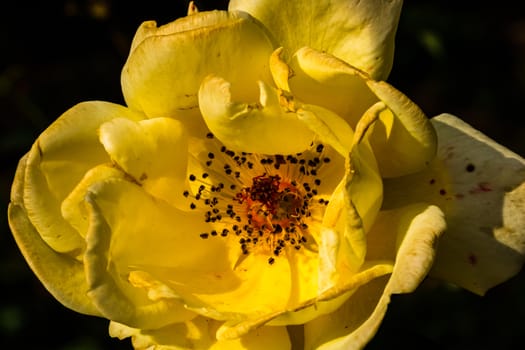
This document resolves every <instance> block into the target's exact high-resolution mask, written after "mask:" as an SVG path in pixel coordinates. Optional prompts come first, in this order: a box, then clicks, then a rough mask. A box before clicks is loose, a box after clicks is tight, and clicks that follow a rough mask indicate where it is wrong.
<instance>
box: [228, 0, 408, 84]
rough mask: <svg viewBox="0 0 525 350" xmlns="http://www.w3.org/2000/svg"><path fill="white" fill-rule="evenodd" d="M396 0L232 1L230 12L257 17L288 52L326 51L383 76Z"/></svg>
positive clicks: (391, 42) (390, 52)
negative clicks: (300, 50) (304, 47)
mask: <svg viewBox="0 0 525 350" xmlns="http://www.w3.org/2000/svg"><path fill="white" fill-rule="evenodd" d="M401 5H402V1H398V0H394V1H385V0H371V1H358V0H352V1H347V0H336V1H329V2H327V1H281V0H265V1H250V0H232V1H230V5H229V9H230V10H241V11H246V12H248V13H249V14H251V15H252V16H254V17H255V18H257V19H258V20H259V21H261V22H262V23H263V24H264V25H265V26H266V27H267V28H268V29H269V30H270V31H271V32H272V34H273V36H274V37H275V38H276V41H277V42H278V43H279V44H280V45H281V46H283V47H284V48H285V49H286V50H289V51H288V55H289V57H290V56H291V54H292V53H293V52H295V51H296V50H297V49H299V48H301V47H303V46H309V47H312V48H314V49H316V50H319V51H326V52H328V53H330V54H332V55H334V56H336V57H338V58H340V59H342V60H344V61H346V62H348V63H350V64H352V65H354V66H356V67H358V68H359V69H361V70H363V71H365V72H368V73H369V74H370V75H371V76H372V77H373V78H375V79H385V78H386V77H387V76H388V74H389V73H390V69H391V68H392V60H393V54H394V36H395V32H396V29H397V22H398V20H399V15H400V12H401Z"/></svg>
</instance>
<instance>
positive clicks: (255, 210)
mask: <svg viewBox="0 0 525 350" xmlns="http://www.w3.org/2000/svg"><path fill="white" fill-rule="evenodd" d="M207 139H208V140H209V142H217V143H218V141H216V140H214V137H213V135H212V134H211V133H209V134H207ZM214 148H216V149H219V150H220V152H216V153H214V152H208V153H207V154H206V155H200V156H199V159H198V160H197V161H198V162H199V163H200V164H201V165H205V169H206V170H205V171H204V172H203V173H202V174H189V176H188V180H189V184H190V188H189V189H187V190H185V191H184V192H183V195H184V197H186V198H188V200H189V201H190V203H189V208H190V210H201V211H202V212H203V219H204V221H205V222H207V223H210V225H211V227H213V229H212V230H210V231H209V232H201V233H200V237H201V238H202V239H208V238H210V237H217V236H219V237H236V238H233V239H236V240H237V243H238V244H239V247H240V252H241V253H242V255H247V254H250V253H254V254H265V255H268V256H269V258H268V263H269V264H270V265H271V264H273V263H274V262H275V261H276V257H279V256H280V255H283V253H284V252H286V254H291V252H292V251H299V250H300V249H301V248H302V247H306V248H307V249H312V250H315V249H316V247H315V246H316V242H315V239H313V236H312V232H311V227H310V226H311V225H312V224H315V223H318V222H320V217H322V212H323V211H324V208H325V207H326V205H327V204H328V200H327V199H326V198H323V197H322V196H320V195H319V194H318V190H317V188H318V186H320V185H321V179H320V178H319V176H318V173H319V171H320V170H321V169H322V167H323V166H325V165H326V164H327V163H329V162H330V158H329V157H326V156H325V155H324V146H323V144H315V145H312V148H311V149H310V150H309V151H308V152H304V153H299V154H295V155H286V156H284V155H272V156H267V155H260V154H251V153H245V152H241V153H238V152H234V151H232V150H229V149H227V148H226V147H225V146H219V145H217V144H216V145H212V144H210V147H209V149H214Z"/></svg>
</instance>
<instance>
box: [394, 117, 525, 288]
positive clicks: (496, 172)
mask: <svg viewBox="0 0 525 350" xmlns="http://www.w3.org/2000/svg"><path fill="white" fill-rule="evenodd" d="M432 122H433V124H434V126H435V127H436V130H437V132H438V137H439V140H440V144H439V152H438V157H437V158H438V159H437V160H436V161H435V162H433V164H432V165H431V166H430V167H429V169H427V170H426V171H425V172H422V173H419V174H416V175H413V176H408V177H404V178H400V179H392V180H390V181H387V182H386V183H385V190H386V197H385V205H386V206H388V207H392V206H396V205H399V204H400V203H406V202H407V201H410V200H413V199H414V198H420V199H423V200H426V201H430V202H433V203H436V204H437V205H439V206H440V207H441V208H442V209H443V211H444V212H445V214H446V217H447V223H448V230H447V233H446V234H445V235H444V237H443V238H442V240H441V243H440V249H439V251H438V255H437V257H436V263H435V267H434V269H433V271H432V274H433V275H434V276H436V277H440V278H443V279H445V280H448V281H450V282H453V283H456V284H458V285H460V286H461V287H464V288H467V289H469V290H471V291H473V292H475V293H478V294H483V293H485V291H486V290H487V289H489V288H491V287H493V286H495V285H497V284H499V283H501V282H503V281H505V280H506V279H508V278H510V277H512V276H513V275H514V274H516V273H517V272H518V271H519V270H520V268H521V266H522V264H523V262H524V254H525V217H524V215H523V213H524V212H525V200H524V198H525V197H524V196H525V184H524V181H525V160H524V159H523V158H521V157H520V156H518V155H516V154H515V153H513V152H511V151H509V150H508V149H506V148H504V147H503V146H500V145H498V144H496V143H495V142H494V141H492V140H490V139H489V138H488V137H486V136H485V135H483V134H481V133H480V132H478V131H476V130H474V129H473V128H471V127H470V126H469V125H467V124H465V123H464V122H462V121H460V120H459V119H457V118H456V117H454V116H451V115H447V114H443V115H440V116H438V117H436V118H433V119H432Z"/></svg>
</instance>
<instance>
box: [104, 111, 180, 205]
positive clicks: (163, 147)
mask: <svg viewBox="0 0 525 350" xmlns="http://www.w3.org/2000/svg"><path fill="white" fill-rule="evenodd" d="M99 134H100V141H101V143H102V144H103V145H104V148H105V149H106V151H107V153H108V154H109V155H110V157H111V159H112V160H113V161H114V162H116V163H117V165H118V166H119V167H120V168H121V169H122V170H123V171H124V172H125V173H126V174H127V175H128V176H129V177H131V178H132V179H133V180H134V181H135V182H136V183H140V184H141V185H142V186H143V187H144V188H145V189H146V191H148V192H149V193H151V194H153V195H154V196H156V197H157V198H161V199H164V200H166V201H167V202H169V203H172V204H176V203H178V202H179V201H178V199H179V197H180V196H175V195H174V194H175V193H177V194H179V193H181V192H182V187H183V185H184V181H185V177H186V166H187V159H188V151H187V150H188V140H187V136H186V131H185V129H184V127H183V125H182V123H180V122H179V121H177V120H173V119H170V118H154V119H147V120H142V121H139V122H134V121H131V120H128V119H122V118H118V119H113V120H111V121H109V122H107V123H104V124H103V125H102V126H101V127H100V132H99Z"/></svg>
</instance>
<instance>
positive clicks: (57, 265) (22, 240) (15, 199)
mask: <svg viewBox="0 0 525 350" xmlns="http://www.w3.org/2000/svg"><path fill="white" fill-rule="evenodd" d="M26 159H27V157H24V158H22V159H21V160H20V163H19V165H18V169H17V172H16V175H15V181H14V183H13V188H12V193H11V203H10V204H9V208H8V218H9V227H10V228H11V231H12V232H13V235H14V237H15V240H16V243H17V244H18V247H20V250H21V251H22V254H23V255H24V258H25V259H26V261H27V262H28V264H29V266H30V267H31V270H33V272H34V273H35V274H36V275H37V277H38V279H39V280H40V281H42V283H43V284H44V286H45V287H46V289H47V290H48V291H49V292H50V293H51V294H52V295H53V296H54V297H55V298H56V299H57V300H58V301H59V302H60V303H62V304H63V305H64V306H66V307H68V308H70V309H72V310H75V311H77V312H80V313H83V314H88V315H95V316H101V313H100V312H99V311H98V309H97V308H96V307H95V305H94V304H93V303H92V302H91V300H90V299H89V298H88V296H87V294H86V292H87V290H88V287H87V283H86V278H85V275H84V266H83V265H82V263H81V262H79V261H78V260H76V259H74V258H72V257H70V256H68V255H65V254H61V253H58V252H56V251H54V250H53V249H51V248H50V247H49V246H48V245H47V244H46V242H45V241H44V240H42V237H41V236H40V234H39V233H38V231H37V230H36V229H35V227H34V226H33V224H32V223H31V221H30V220H29V218H28V216H27V213H26V210H25V208H24V204H23V191H24V173H25V171H24V170H25V166H26V165H25V164H26Z"/></svg>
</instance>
